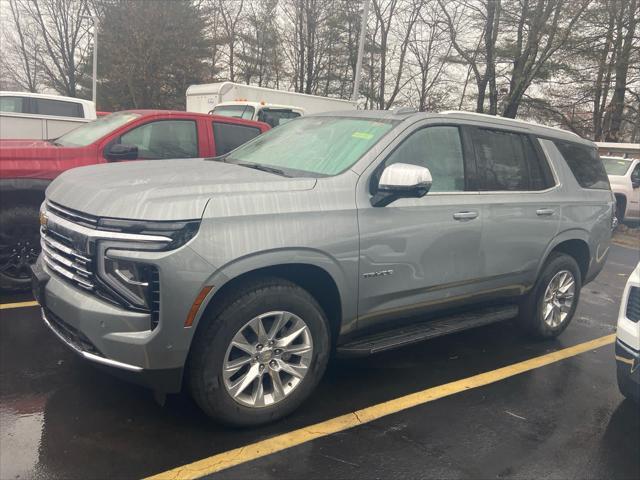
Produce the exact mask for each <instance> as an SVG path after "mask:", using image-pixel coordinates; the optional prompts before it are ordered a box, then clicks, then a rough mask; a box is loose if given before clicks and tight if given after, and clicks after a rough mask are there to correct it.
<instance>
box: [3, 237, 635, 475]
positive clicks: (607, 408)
mask: <svg viewBox="0 0 640 480" xmlns="http://www.w3.org/2000/svg"><path fill="white" fill-rule="evenodd" d="M639 259H640V252H639V251H638V250H634V249H629V248H623V247H619V246H614V247H613V248H612V251H611V252H610V255H609V259H608V262H607V266H606V267H605V270H604V271H603V272H602V273H601V274H600V276H599V277H598V278H597V279H596V280H595V281H594V282H592V283H591V284H589V285H587V286H586V287H585V288H584V289H583V291H582V297H581V300H580V305H579V308H578V311H577V313H576V316H575V317H574V320H573V322H572V324H571V325H570V326H569V328H568V329H567V330H566V331H565V332H564V333H563V334H562V335H561V336H560V338H558V339H556V340H552V341H545V342H534V341H532V340H530V339H529V338H527V337H526V336H524V335H523V334H522V333H521V331H520V330H519V329H518V327H517V325H515V324H514V323H512V322H506V323H502V324H496V325H490V326H488V327H484V328H480V329H476V330H472V331H468V332H463V333H460V334H456V335H451V336H448V337H443V338H439V339H436V340H432V341H429V342H425V343H422V344H419V345H415V346H412V347H409V348H405V349H402V350H397V351H393V352H387V353H384V354H380V355H377V356H372V357H368V358H364V359H357V360H339V361H338V360H336V361H333V362H332V363H331V365H330V367H329V370H328V372H327V374H326V376H325V378H324V380H323V381H322V382H321V384H320V386H319V388H318V390H317V391H316V393H315V395H313V396H312V398H311V399H310V400H309V401H307V402H306V403H305V404H304V405H303V406H302V408H300V410H299V411H297V412H296V413H294V414H293V415H292V416H291V417H289V418H287V419H285V420H283V421H280V422H278V423H276V424H273V425H269V426H266V427H261V428H256V429H244V430H232V429H229V428H224V427H221V426H219V425H216V424H215V423H213V422H212V421H209V420H208V419H207V418H206V417H205V416H204V415H203V414H202V413H201V412H200V411H199V410H198V409H197V407H196V406H195V405H194V404H193V402H192V401H191V400H190V399H189V398H188V397H187V396H186V395H175V396H171V397H169V398H168V401H167V404H166V405H165V406H164V407H161V406H159V405H158V404H156V403H155V402H154V400H153V396H152V394H151V393H150V392H149V391H147V390H145V389H143V388H140V387H137V386H134V385H130V384H127V383H124V382H122V381H120V380H118V379H116V378H114V377H112V376H110V375H108V374H106V373H104V372H103V371H100V370H98V369H96V368H94V367H92V366H91V365H89V364H87V363H86V362H84V361H82V360H81V359H79V358H77V357H76V356H75V355H74V354H73V353H71V352H70V351H68V350H67V348H66V347H65V346H64V345H62V344H60V342H59V341H58V340H57V339H56V338H55V337H54V336H53V334H52V333H50V332H49V331H48V330H47V329H46V327H44V325H43V324H42V321H41V320H40V316H39V312H38V309H37V308H35V307H29V308H19V309H12V310H1V311H0V479H2V480H4V479H11V478H21V479H22V478H33V479H45V478H46V479H57V478H60V479H75V478H78V479H94V478H95V479H102V478H123V479H125V478H141V477H144V476H147V475H150V474H154V473H159V472H162V471H164V470H167V469H170V468H173V467H176V466H179V465H182V464H185V463H189V462H193V461H195V460H199V459H201V458H205V457H208V456H211V455H213V454H216V453H220V452H224V451H227V450H230V449H233V448H237V447H240V446H243V445H246V444H249V443H252V442H255V441H258V440H262V439H265V438H268V437H271V436H273V435H275V434H278V433H283V432H287V431H290V430H294V429H296V428H299V427H302V426H305V425H309V424H312V423H316V422H319V421H322V420H327V419H330V418H332V417H335V416H337V415H341V414H344V413H347V412H350V411H353V410H356V409H359V408H363V407H367V406H370V405H373V404H376V403H379V402H382V401H385V400H390V399H393V398H397V397H400V396H402V395H406V394H408V393H412V392H416V391H419V390H422V389H425V388H429V387H433V386H437V385H442V384H444V383H447V382H451V381H453V380H457V379H460V378H465V377H469V376H472V375H475V374H478V373H482V372H488V371H491V370H494V369H496V368H500V367H503V366H505V365H509V364H512V363H515V362H518V361H522V360H526V359H529V358H532V357H536V356H539V355H542V354H545V353H548V352H551V351H555V350H559V349H562V348H566V347H569V346H572V345H576V344H579V343H582V342H585V341H588V340H592V339H594V338H598V337H602V336H603V335H607V334H610V333H613V332H614V331H615V323H616V318H617V312H618V307H619V301H620V296H621V294H622V288H623V286H624V284H625V282H626V278H627V277H628V275H629V274H630V273H631V271H632V270H633V267H634V266H635V264H636V263H637V262H638V260H639ZM25 300H30V297H29V295H21V296H16V295H13V296H11V295H2V296H0V303H10V302H17V301H25ZM639 452H640V409H639V408H638V406H637V405H635V404H633V403H632V402H630V401H628V400H624V398H623V397H622V395H621V394H620V393H619V392H618V389H617V386H616V378H615V361H614V353H613V346H612V345H608V346H605V347H601V348H599V349H596V350H593V351H589V352H587V353H584V354H581V355H578V356H575V357H571V358H569V359H566V360H563V361H560V362H558V363H554V364H552V365H548V366H546V367H542V368H539V369H536V370H533V371H531V372H528V373H524V374H520V375H517V376H515V377H511V378H508V379H506V380H502V381H500V382H497V383H494V384H491V385H487V386H484V387H480V388H475V389H471V390H468V391H465V392H463V393H460V394H456V395H453V396H451V397H447V398H442V399H440V400H436V401H434V402H431V403H427V404H425V405H422V406H419V407H415V408H412V409H410V410H406V411H403V412H400V413H397V414H394V415H391V416H388V417H385V418H382V419H379V420H376V421H374V422H371V423H369V424H366V425H362V426H359V427H357V428H354V429H351V430H348V431H345V432H341V433H338V434H334V435H331V436H329V437H325V438H321V439H318V440H314V441H311V442H308V443H305V444H302V445H300V446H297V447H294V448H292V449H289V450H285V451H283V452H280V453H277V454H274V455H270V456H267V457H264V458H262V459H258V460H254V461H252V462H248V463H245V464H242V465H239V466H237V467H234V468H231V469H229V470H226V471H223V472H220V473H218V474H217V475H215V478H218V477H219V478H229V479H231V478H233V479H244V478H251V479H262V478H265V479H267V478H268V479H271V478H277V479H288V478H291V479H298V478H303V477H304V478H307V479H312V478H327V477H332V478H474V479H475V478H580V479H582V478H594V479H600V478H615V479H622V478H629V479H632V478H633V479H638V478H640V454H639Z"/></svg>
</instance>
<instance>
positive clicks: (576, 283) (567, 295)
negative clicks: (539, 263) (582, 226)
mask: <svg viewBox="0 0 640 480" xmlns="http://www.w3.org/2000/svg"><path fill="white" fill-rule="evenodd" d="M581 287H582V278H581V275H580V267H578V264H577V262H576V261H575V259H574V258H573V257H571V256H569V255H567V254H564V253H552V254H551V255H550V257H549V259H548V260H547V263H546V264H545V266H544V268H543V269H542V273H541V275H540V277H539V278H538V281H537V282H536V285H535V287H534V289H533V290H532V291H531V293H530V294H529V295H528V296H527V297H526V298H525V300H524V301H523V302H522V305H521V306H520V320H521V322H522V323H523V324H524V326H525V328H526V329H527V330H528V331H529V332H530V333H531V334H533V335H534V336H536V337H538V338H553V337H557V336H558V335H560V334H561V333H562V332H563V331H564V329H565V328H567V326H568V325H569V323H570V322H571V319H572V318H573V315H574V313H575V311H576V308H577V306H578V300H579V298H580V288H581Z"/></svg>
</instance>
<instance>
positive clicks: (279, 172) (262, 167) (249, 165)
mask: <svg viewBox="0 0 640 480" xmlns="http://www.w3.org/2000/svg"><path fill="white" fill-rule="evenodd" d="M236 165H240V166H241V167H247V168H253V169H254V170H260V171H262V172H268V173H275V174H276V175H281V176H283V177H290V176H291V175H287V174H286V173H284V170H280V169H279V168H275V167H269V166H267V165H262V164H260V163H248V162H247V163H245V162H243V163H236Z"/></svg>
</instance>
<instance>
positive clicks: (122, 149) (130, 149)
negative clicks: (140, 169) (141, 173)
mask: <svg viewBox="0 0 640 480" xmlns="http://www.w3.org/2000/svg"><path fill="white" fill-rule="evenodd" d="M105 157H107V158H108V159H109V160H136V159H137V158H138V147H137V146H135V145H126V144H121V143H114V144H113V145H110V146H109V147H107V149H106V151H105Z"/></svg>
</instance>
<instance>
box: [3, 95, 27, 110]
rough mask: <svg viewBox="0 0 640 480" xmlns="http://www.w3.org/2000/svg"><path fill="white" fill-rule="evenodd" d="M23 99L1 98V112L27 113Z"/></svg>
mask: <svg viewBox="0 0 640 480" xmlns="http://www.w3.org/2000/svg"><path fill="white" fill-rule="evenodd" d="M25 100H26V99H25V98H23V97H0V112H11V113H27V112H26V111H25V110H26V108H25V107H26V104H27V102H26V101H25Z"/></svg>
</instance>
